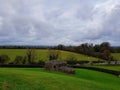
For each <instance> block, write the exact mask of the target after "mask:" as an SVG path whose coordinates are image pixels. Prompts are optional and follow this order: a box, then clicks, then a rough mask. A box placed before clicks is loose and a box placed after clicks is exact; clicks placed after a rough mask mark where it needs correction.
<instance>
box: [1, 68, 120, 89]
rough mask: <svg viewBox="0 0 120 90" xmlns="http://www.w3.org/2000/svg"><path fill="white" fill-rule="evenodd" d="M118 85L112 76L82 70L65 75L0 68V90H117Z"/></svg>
mask: <svg viewBox="0 0 120 90" xmlns="http://www.w3.org/2000/svg"><path fill="white" fill-rule="evenodd" d="M119 83H120V79H119V78H118V77H116V76H114V75H109V74H106V73H101V72H97V71H91V70H84V69H76V74H75V75H67V74H63V73H57V72H46V71H44V70H43V69H41V68H29V69H28V68H0V90H118V89H119V88H120V85H119Z"/></svg>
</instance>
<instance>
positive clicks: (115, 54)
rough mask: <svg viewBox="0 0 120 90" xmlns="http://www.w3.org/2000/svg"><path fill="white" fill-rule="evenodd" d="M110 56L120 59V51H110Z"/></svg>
mask: <svg viewBox="0 0 120 90" xmlns="http://www.w3.org/2000/svg"><path fill="white" fill-rule="evenodd" d="M112 56H113V57H114V58H115V59H116V60H120V53H112Z"/></svg>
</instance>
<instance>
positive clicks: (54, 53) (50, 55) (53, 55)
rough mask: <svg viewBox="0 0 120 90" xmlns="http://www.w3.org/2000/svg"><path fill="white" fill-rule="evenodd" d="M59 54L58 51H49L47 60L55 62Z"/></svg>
mask: <svg viewBox="0 0 120 90" xmlns="http://www.w3.org/2000/svg"><path fill="white" fill-rule="evenodd" d="M60 54H61V52H60V51H58V50H49V51H48V58H49V60H57V59H58V58H59V56H60Z"/></svg>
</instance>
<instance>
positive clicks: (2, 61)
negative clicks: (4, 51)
mask: <svg viewBox="0 0 120 90" xmlns="http://www.w3.org/2000/svg"><path fill="white" fill-rule="evenodd" d="M9 60H10V58H9V56H8V55H1V56H0V64H6V63H7V62H8V61H9Z"/></svg>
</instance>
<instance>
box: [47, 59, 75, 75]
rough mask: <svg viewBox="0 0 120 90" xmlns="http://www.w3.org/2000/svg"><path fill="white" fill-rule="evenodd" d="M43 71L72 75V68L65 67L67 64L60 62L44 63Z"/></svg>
mask: <svg viewBox="0 0 120 90" xmlns="http://www.w3.org/2000/svg"><path fill="white" fill-rule="evenodd" d="M45 69H46V70H50V71H60V72H64V73H69V74H74V73H75V71H74V70H73V69H72V68H69V67H67V62H65V61H62V60H50V61H47V62H46V63H45Z"/></svg>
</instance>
